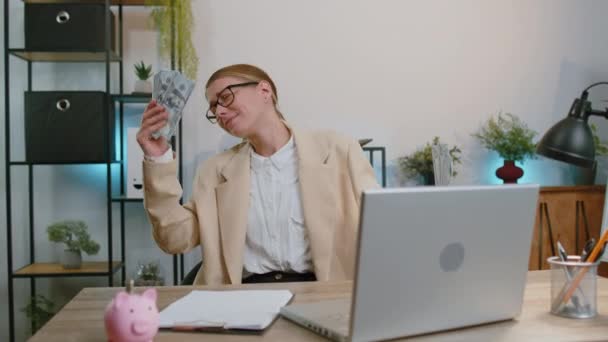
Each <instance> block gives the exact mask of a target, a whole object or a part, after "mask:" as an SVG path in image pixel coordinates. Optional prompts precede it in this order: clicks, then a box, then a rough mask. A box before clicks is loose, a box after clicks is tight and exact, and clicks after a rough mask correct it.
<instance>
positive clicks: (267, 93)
mask: <svg viewBox="0 0 608 342" xmlns="http://www.w3.org/2000/svg"><path fill="white" fill-rule="evenodd" d="M258 88H259V89H260V91H261V93H262V95H263V96H264V102H268V100H270V99H271V98H272V87H271V86H270V83H268V82H267V81H260V83H259V84H258Z"/></svg>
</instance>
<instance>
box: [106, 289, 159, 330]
mask: <svg viewBox="0 0 608 342" xmlns="http://www.w3.org/2000/svg"><path fill="white" fill-rule="evenodd" d="M104 320H105V324H106V334H107V335H108V340H110V341H113V342H145V341H152V338H153V337H154V336H155V335H156V333H157V332H158V324H159V314H158V309H157V308H156V289H154V288H152V289H148V290H146V291H144V293H142V294H141V295H139V294H135V293H132V294H129V293H127V292H125V291H121V292H119V293H117V294H116V296H115V297H114V299H113V300H112V302H110V304H109V305H108V307H107V308H106V313H105V316H104Z"/></svg>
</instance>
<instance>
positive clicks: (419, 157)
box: [397, 137, 462, 185]
mask: <svg viewBox="0 0 608 342" xmlns="http://www.w3.org/2000/svg"><path fill="white" fill-rule="evenodd" d="M440 143H441V142H440V141H439V137H434V138H433V141H432V142H430V143H429V142H427V143H426V145H424V147H422V148H420V149H417V150H416V151H414V152H413V153H411V154H409V155H406V156H403V157H400V158H399V159H398V160H397V162H398V164H399V168H400V170H401V173H402V175H403V176H404V177H405V178H413V177H418V176H420V177H422V179H423V183H424V184H425V185H434V184H435V175H434V169H433V145H438V144H440ZM449 153H450V157H451V158H452V165H454V166H455V165H457V164H461V159H460V156H461V153H462V151H461V150H460V148H458V147H457V146H452V148H450V149H449ZM456 175H457V172H456V169H455V168H453V169H452V175H451V176H452V177H454V176H456Z"/></svg>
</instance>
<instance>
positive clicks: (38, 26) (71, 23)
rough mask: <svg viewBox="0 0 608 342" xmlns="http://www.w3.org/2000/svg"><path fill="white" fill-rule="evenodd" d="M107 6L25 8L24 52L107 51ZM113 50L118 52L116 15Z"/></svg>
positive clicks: (39, 6) (69, 4)
mask: <svg viewBox="0 0 608 342" xmlns="http://www.w3.org/2000/svg"><path fill="white" fill-rule="evenodd" d="M104 10H105V6H104V4H81V3H67V4H44V3H41V4H36V3H35V4H31V3H26V4H25V49H26V50H41V51H54V50H59V51H66V50H68V51H104V50H105V48H106V45H105V37H106V30H105V27H106V25H105V19H106V17H105V11H104ZM110 14H111V23H112V24H111V30H112V35H111V42H112V43H111V45H110V46H111V50H112V51H116V45H115V34H114V31H115V30H114V14H113V13H112V11H110Z"/></svg>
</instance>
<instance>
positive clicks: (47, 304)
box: [21, 295, 55, 334]
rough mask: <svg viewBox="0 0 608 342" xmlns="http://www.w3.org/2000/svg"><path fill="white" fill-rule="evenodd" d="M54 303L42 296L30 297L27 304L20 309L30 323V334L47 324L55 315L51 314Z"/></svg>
mask: <svg viewBox="0 0 608 342" xmlns="http://www.w3.org/2000/svg"><path fill="white" fill-rule="evenodd" d="M54 307H55V303H53V302H52V301H51V300H50V299H48V298H46V297H45V296H43V295H37V296H36V297H31V298H30V300H29V303H28V304H27V305H26V306H25V307H23V308H22V309H21V312H23V313H25V316H26V317H27V318H28V319H29V320H30V322H31V323H32V334H34V333H35V332H36V331H38V329H40V328H41V327H42V326H43V325H44V324H45V323H46V322H48V321H49V320H50V319H51V318H52V317H53V316H54V315H55V313H54V312H53V310H54Z"/></svg>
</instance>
